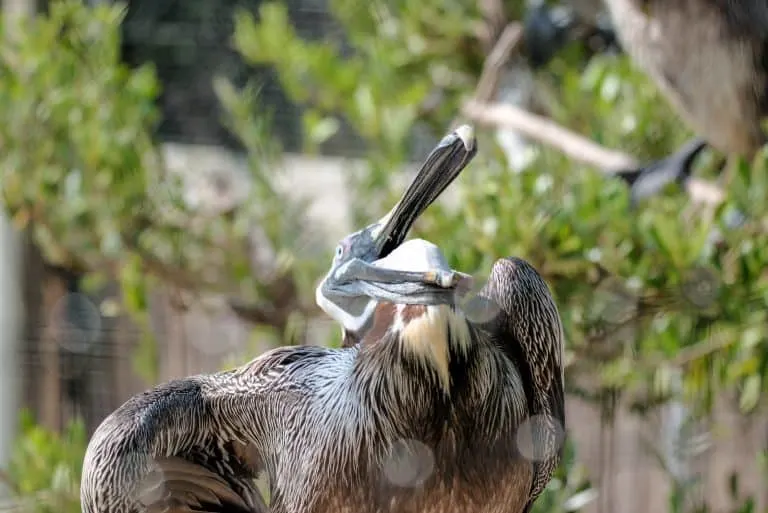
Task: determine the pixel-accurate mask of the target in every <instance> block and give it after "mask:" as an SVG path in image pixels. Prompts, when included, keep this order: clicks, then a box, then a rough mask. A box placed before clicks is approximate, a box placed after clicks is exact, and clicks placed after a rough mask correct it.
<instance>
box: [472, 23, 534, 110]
mask: <svg viewBox="0 0 768 513" xmlns="http://www.w3.org/2000/svg"><path fill="white" fill-rule="evenodd" d="M522 38H523V26H522V25H521V24H520V23H518V22H513V23H510V24H509V25H507V26H506V27H505V28H504V31H503V32H502V33H501V35H500V36H499V39H498V40H497V41H496V43H495V44H494V46H493V49H492V50H491V52H490V53H489V54H488V57H486V59H485V62H484V63H483V71H482V73H481V74H480V78H479V79H478V81H477V87H476V88H475V97H474V99H475V101H477V102H488V101H491V100H492V99H493V97H494V96H495V94H496V90H497V89H498V86H499V77H500V76H501V72H502V71H503V70H504V65H505V64H506V63H507V61H508V60H509V58H510V56H511V55H512V52H513V51H514V50H515V49H516V48H517V46H518V45H519V44H520V41H521V40H522Z"/></svg>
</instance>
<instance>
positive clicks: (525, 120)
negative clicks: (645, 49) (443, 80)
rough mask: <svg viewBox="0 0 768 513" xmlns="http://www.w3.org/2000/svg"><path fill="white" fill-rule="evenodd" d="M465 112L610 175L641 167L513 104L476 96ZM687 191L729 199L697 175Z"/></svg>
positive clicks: (708, 199) (703, 198)
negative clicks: (491, 101) (495, 101)
mask: <svg viewBox="0 0 768 513" xmlns="http://www.w3.org/2000/svg"><path fill="white" fill-rule="evenodd" d="M462 111H463V114H464V115H465V116H467V117H468V118H469V119H471V120H472V121H474V122H476V123H478V124H481V125H488V126H496V127H504V128H508V129H510V130H514V131H516V132H519V133H520V134H522V135H524V136H526V137H529V138H531V139H534V140H536V141H538V142H540V143H542V144H546V145H547V146H550V147H552V148H555V149H557V150H559V151H561V152H562V153H564V154H566V155H567V156H569V157H570V158H572V159H574V160H578V161H580V162H584V163H586V164H589V165H592V166H595V167H597V168H598V169H600V170H601V171H603V172H604V173H606V174H614V173H617V172H619V171H623V170H627V169H633V168H636V167H638V162H637V160H636V159H635V158H634V157H632V156H631V155H629V154H627V153H624V152H621V151H617V150H611V149H608V148H605V147H603V146H601V145H599V144H597V143H595V142H594V141H592V140H591V139H588V138H586V137H584V136H582V135H579V134H577V133H575V132H573V131H571V130H568V129H567V128H565V127H563V126H561V125H559V124H557V123H555V122H554V121H552V120H551V119H548V118H546V117H543V116H538V115H536V114H533V113H531V112H528V111H526V110H524V109H521V108H519V107H516V106H514V105H511V104H503V105H502V104H498V103H493V104H492V103H484V102H479V101H477V100H475V99H472V100H469V101H468V102H466V103H465V104H464V107H463V109H462ZM686 190H687V192H688V194H689V195H690V196H691V198H692V199H693V200H694V201H696V202H699V203H704V204H709V205H718V204H720V203H721V202H722V201H723V200H724V198H725V195H724V193H723V191H722V190H720V189H719V188H718V187H717V186H716V185H714V184H712V183H710V182H706V181H704V180H699V179H695V178H691V179H689V180H687V182H686Z"/></svg>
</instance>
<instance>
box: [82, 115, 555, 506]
mask: <svg viewBox="0 0 768 513" xmlns="http://www.w3.org/2000/svg"><path fill="white" fill-rule="evenodd" d="M476 142H477V141H476V139H475V136H474V132H473V130H472V128H471V127H470V126H467V125H462V126H460V127H459V128H457V129H456V130H454V131H453V132H451V133H450V134H448V135H446V136H445V137H444V138H443V139H442V140H441V141H440V142H439V143H438V144H437V146H436V147H435V148H434V149H433V150H432V152H431V153H430V154H429V155H428V156H427V158H426V160H425V162H424V164H423V165H422V167H421V168H420V170H419V171H418V172H417V174H416V176H415V178H414V179H413V181H412V182H411V184H410V185H409V187H408V188H407V189H406V191H405V193H404V194H403V196H402V197H401V199H400V201H399V202H398V203H397V204H396V205H395V207H394V208H393V209H392V210H390V212H389V213H388V214H387V215H385V216H384V217H382V218H381V219H380V220H379V221H377V222H374V223H373V224H371V225H369V226H367V227H366V228H364V229H362V230H359V231H357V232H355V233H353V234H351V235H348V236H347V237H345V238H344V239H342V240H341V242H340V243H339V244H338V246H337V248H336V251H335V253H334V256H333V262H332V264H331V267H330V270H329V271H328V273H327V275H326V276H325V277H324V278H323V279H322V280H321V281H320V284H319V285H318V286H317V289H316V293H315V296H316V301H317V303H318V305H319V306H320V308H321V309H322V310H323V311H324V312H326V313H327V314H328V315H329V316H330V317H332V318H333V319H334V320H336V321H337V322H339V324H340V325H341V330H342V333H343V336H344V337H345V340H347V341H348V344H347V345H346V346H345V347H338V348H330V347H321V346H310V345H305V346H287V347H280V348H276V349H272V350H270V351H268V352H266V353H263V354H262V355H260V356H258V357H256V358H255V359H254V360H252V361H250V362H248V363H246V364H244V365H242V366H240V367H236V368H234V369H231V370H227V371H223V372H219V373H213V374H204V375H197V376H191V377H187V378H182V379H177V380H174V381H170V382H168V383H165V384H160V385H157V386H156V387H154V388H152V389H150V390H148V391H146V392H144V393H141V394H139V395H137V396H134V397H133V398H131V399H129V400H128V401H126V402H125V403H124V404H123V405H122V406H120V407H118V408H117V409H116V410H115V411H114V412H113V413H112V414H110V415H109V416H108V417H107V418H105V419H104V420H103V422H102V423H101V425H100V426H99V427H98V428H97V429H96V430H95V432H94V434H93V436H92V437H91V439H90V441H89V444H88V448H87V450H86V454H85V457H84V461H83V472H82V476H83V477H82V482H81V505H82V510H83V512H84V513H138V512H147V513H155V512H157V513H159V512H165V513H182V512H185V513H186V512H201V511H206V512H218V513H223V512H228V513H266V512H272V513H331V512H333V513H339V512H341V513H345V512H350V513H352V512H354V513H369V512H370V513H374V512H375V513H416V512H419V513H452V512H461V513H481V512H482V513H517V512H521V513H522V512H530V510H531V508H532V505H533V503H534V501H535V500H536V498H537V497H538V496H539V495H540V494H541V492H542V490H543V489H544V488H545V486H546V484H547V483H548V482H549V480H550V479H551V476H552V473H553V471H554V470H555V468H556V467H557V465H558V463H559V461H560V458H561V456H562V446H563V443H564V438H565V434H564V433H565V412H564V400H563V387H564V376H563V367H562V359H563V356H562V352H563V339H564V335H563V326H562V322H561V317H560V314H559V312H558V309H557V306H556V303H555V301H554V299H553V296H552V294H551V292H550V290H549V287H548V286H547V284H546V282H545V281H544V279H543V278H542V276H541V275H540V274H539V273H538V272H537V271H536V269H535V268H534V267H533V266H532V265H531V264H529V263H528V262H526V261H525V260H523V259H521V258H517V257H505V258H500V259H498V260H496V261H495V263H494V264H493V265H492V267H491V270H490V274H489V277H488V280H487V282H486V283H485V285H484V286H483V287H482V288H481V289H480V291H479V292H478V293H477V294H476V295H474V296H472V295H471V293H470V291H471V290H472V283H473V278H472V277H471V276H470V275H468V274H466V273H463V272H460V271H457V270H454V269H452V268H451V267H450V266H449V265H448V264H447V262H446V259H445V257H444V255H443V254H442V252H441V251H440V249H439V248H438V247H437V245H435V244H433V243H431V242H429V241H426V240H423V239H418V238H416V239H410V240H406V238H407V234H408V232H409V230H410V229H411V227H412V225H413V224H414V222H415V221H416V219H417V218H418V217H419V216H420V215H421V213H422V212H423V211H424V210H425V209H426V208H427V207H428V206H429V205H430V204H431V203H433V202H434V201H435V200H436V199H437V197H438V196H439V195H440V193H441V192H442V191H443V190H444V189H445V188H446V187H447V186H448V185H449V184H450V183H451V182H452V181H453V180H454V179H455V178H456V176H458V174H459V173H460V172H461V170H462V169H463V168H464V167H465V166H466V165H467V164H468V163H469V162H470V161H471V160H472V158H473V157H474V155H475V154H476V152H477V144H476ZM468 302H474V304H475V305H476V307H477V306H478V305H479V306H480V307H483V308H484V309H483V310H482V311H484V312H486V315H482V316H480V315H470V314H469V313H468V312H469V311H470V308H469V307H468V306H467V304H468ZM479 310H481V309H480V308H475V309H474V310H472V311H479ZM260 475H266V476H267V478H268V483H269V484H268V487H269V500H268V502H267V500H265V499H264V497H262V496H261V494H260V493H259V490H258V488H257V487H256V486H255V485H254V479H255V478H256V477H257V476H260Z"/></svg>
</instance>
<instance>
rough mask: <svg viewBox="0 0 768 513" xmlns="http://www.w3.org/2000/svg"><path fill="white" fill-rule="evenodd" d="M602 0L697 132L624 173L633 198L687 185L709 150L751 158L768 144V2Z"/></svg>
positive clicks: (624, 39) (628, 48)
mask: <svg viewBox="0 0 768 513" xmlns="http://www.w3.org/2000/svg"><path fill="white" fill-rule="evenodd" d="M604 1H605V4H606V6H607V8H608V11H609V12H610V15H611V19H612V25H613V28H614V30H615V32H616V34H617V36H618V39H619V42H620V44H621V46H622V48H623V49H624V51H625V52H626V53H627V54H628V55H629V57H630V59H631V60H632V62H633V63H634V64H635V65H636V66H637V67H638V68H639V69H640V70H642V71H643V72H644V73H645V74H646V75H647V76H649V77H650V78H651V80H652V81H653V82H654V83H655V84H656V86H657V88H658V90H659V91H660V92H661V94H662V95H663V96H664V97H665V98H666V99H667V101H668V102H669V104H670V105H671V106H672V107H673V108H674V109H675V111H676V112H677V113H678V115H680V117H681V118H682V120H683V121H684V122H685V123H686V124H687V125H688V126H689V127H690V128H691V129H692V130H693V131H694V132H695V134H696V137H694V138H693V139H691V140H689V141H688V142H687V143H686V144H685V145H684V146H683V147H682V148H681V149H680V150H678V151H677V152H676V153H675V154H673V155H672V156H670V157H667V158H664V159H661V160H660V161H658V162H651V163H650V164H648V165H644V166H640V167H639V168H638V169H629V170H624V171H622V172H620V173H619V176H620V177H622V178H624V179H625V180H626V181H627V182H628V183H629V185H630V189H631V191H632V196H633V199H634V200H640V199H643V198H646V197H649V196H651V195H654V194H656V193H658V192H659V191H660V190H661V188H662V187H664V186H665V185H666V184H667V183H670V182H673V181H677V182H685V181H686V180H687V178H688V177H689V176H690V175H691V173H692V164H693V162H694V161H695V157H696V156H697V155H698V154H699V153H700V152H701V151H702V150H703V149H704V148H706V147H707V146H709V147H711V148H714V149H716V150H718V151H720V152H723V153H725V154H727V155H734V156H739V157H746V158H753V157H754V156H755V154H756V152H757V151H758V150H759V149H760V148H761V147H762V146H763V144H764V143H765V142H766V136H765V132H764V131H763V130H762V128H761V122H762V120H763V118H764V117H765V116H766V115H767V114H768V2H765V0H676V1H674V2H671V1H668V0H604Z"/></svg>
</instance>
